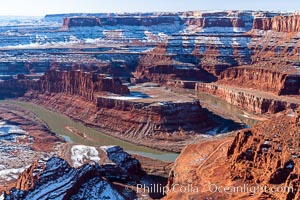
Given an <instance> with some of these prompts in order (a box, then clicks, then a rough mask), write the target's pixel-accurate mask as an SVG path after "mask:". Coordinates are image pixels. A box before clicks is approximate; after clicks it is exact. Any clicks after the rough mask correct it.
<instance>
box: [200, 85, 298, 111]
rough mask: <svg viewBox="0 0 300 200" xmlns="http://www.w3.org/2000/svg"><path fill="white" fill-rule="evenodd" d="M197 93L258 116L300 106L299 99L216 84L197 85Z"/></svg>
mask: <svg viewBox="0 0 300 200" xmlns="http://www.w3.org/2000/svg"><path fill="white" fill-rule="evenodd" d="M197 91H199V92H204V93H207V94H211V95H214V96H217V97H219V98H221V99H223V100H225V101H226V102H228V103H230V104H232V105H235V106H238V107H240V108H242V109H244V110H247V111H249V112H254V113H258V114H262V113H270V114H273V113H277V112H280V111H283V110H286V109H289V108H296V107H299V105H300V101H299V100H298V99H294V98H281V97H278V96H275V95H271V94H268V93H262V92H257V91H256V92H255V91H253V90H251V89H250V90H249V89H241V88H238V87H228V86H226V85H221V84H214V83H212V84H206V83H197V84H196V92H197Z"/></svg>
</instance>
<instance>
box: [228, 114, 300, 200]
mask: <svg viewBox="0 0 300 200" xmlns="http://www.w3.org/2000/svg"><path fill="white" fill-rule="evenodd" d="M298 114H299V112H294V111H291V113H289V114H288V115H281V116H280V117H274V118H272V120H270V121H267V122H263V123H261V124H259V125H258V126H256V127H255V128H253V129H251V130H243V131H240V132H239V133H238V134H237V136H236V138H235V140H234V141H233V143H232V145H231V147H230V148H229V151H228V157H229V159H230V163H231V164H230V165H231V173H232V177H233V178H234V179H237V178H238V179H242V180H243V181H251V182H254V183H257V184H266V185H274V184H278V185H280V184H281V185H282V186H287V187H288V186H289V187H292V188H294V191H286V192H282V194H280V193H277V194H274V196H275V195H278V196H280V197H281V198H285V199H298V198H299V197H300V196H299V195H300V193H299V186H300V185H299V183H300V176H299V167H300V165H299V160H298V156H299V149H298V146H299V145H298V143H299V134H298V130H299V124H297V119H298V118H299V116H298ZM268 195H270V196H273V194H270V193H269V194H268Z"/></svg>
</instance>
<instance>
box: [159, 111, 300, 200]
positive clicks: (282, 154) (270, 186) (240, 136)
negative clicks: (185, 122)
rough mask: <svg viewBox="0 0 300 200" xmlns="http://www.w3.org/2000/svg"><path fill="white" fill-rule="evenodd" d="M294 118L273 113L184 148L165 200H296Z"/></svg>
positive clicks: (294, 113)
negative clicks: (233, 130)
mask: <svg viewBox="0 0 300 200" xmlns="http://www.w3.org/2000/svg"><path fill="white" fill-rule="evenodd" d="M299 116H300V111H299V110H291V111H289V112H285V113H279V114H277V115H276V116H274V117H272V118H271V119H270V120H268V121H264V122H262V123H259V124H258V125H256V126H255V127H254V128H252V129H244V130H241V131H239V132H237V133H234V134H231V135H225V136H223V137H219V138H213V139H209V140H207V141H202V142H200V143H196V144H191V145H188V146H187V147H186V148H185V149H184V150H183V151H182V153H181V154H180V156H179V157H178V158H177V160H176V161H175V163H174V167H173V170H172V171H171V173H170V176H169V184H168V187H169V189H170V191H169V193H168V195H167V197H166V198H165V199H249V198H250V197H251V199H299V198H300V196H299V195H300V193H299V187H300V185H299V182H300V178H299V177H300V174H299V167H300V165H299V148H298V147H299V144H298V143H299V134H298V130H299V125H300V123H299V119H300V117H299ZM233 138H234V139H233ZM187 163H189V164H188V165H187ZM180 188H181V190H180ZM182 190H184V191H185V192H181V191H182Z"/></svg>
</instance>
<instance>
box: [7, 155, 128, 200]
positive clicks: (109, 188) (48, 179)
mask: <svg viewBox="0 0 300 200" xmlns="http://www.w3.org/2000/svg"><path fill="white" fill-rule="evenodd" d="M31 168H32V169H29V171H28V172H24V173H23V174H21V176H20V180H23V181H25V180H24V179H26V176H27V173H30V172H31V171H33V170H35V169H36V168H37V167H36V166H35V165H33V166H31ZM104 173H105V170H103V169H101V167H100V166H99V165H84V166H82V167H81V168H78V169H76V168H72V167H71V166H70V165H69V164H68V163H67V162H66V161H64V160H63V159H60V158H51V159H50V160H48V161H47V163H46V164H45V168H44V169H43V170H42V171H41V172H40V173H39V177H38V178H37V180H36V181H34V186H33V187H32V188H30V189H27V190H21V188H20V189H16V188H14V189H11V190H10V193H9V194H5V195H4V199H32V198H34V199H45V198H47V199H48V198H60V199H105V198H112V199H128V198H129V197H128V196H127V198H126V197H125V195H124V194H122V193H121V192H119V191H118V190H117V189H116V187H115V186H113V185H112V183H111V182H109V180H107V179H104ZM31 176H35V174H33V173H31V174H29V177H31ZM26 181H27V183H29V182H30V181H31V180H30V179H27V180H26ZM50 185H51V188H49V187H50ZM22 188H27V186H26V185H25V186H24V185H23V186H22ZM127 195H129V196H130V195H132V194H130V193H128V194H127ZM133 198H134V197H133Z"/></svg>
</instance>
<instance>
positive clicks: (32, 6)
mask: <svg viewBox="0 0 300 200" xmlns="http://www.w3.org/2000/svg"><path fill="white" fill-rule="evenodd" d="M18 5H19V6H18ZM215 10H216V11H226V10H240V11H244V10H252V11H274V12H296V11H300V2H299V1H298V0H289V2H288V3H286V2H282V1H280V0H273V1H272V2H266V1H261V0H252V1H245V2H244V1H240V0H227V1H226V2H224V0H210V1H209V2H207V1H205V0H162V1H161V0H151V1H150V0H122V3H120V0H110V1H109V2H107V1H105V0H39V1H36V0H26V2H25V3H24V1H21V0H9V1H5V2H4V3H2V4H1V7H0V16H12V17H13V16H30V17H44V16H46V15H58V14H85V13H147V12H187V11H215Z"/></svg>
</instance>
